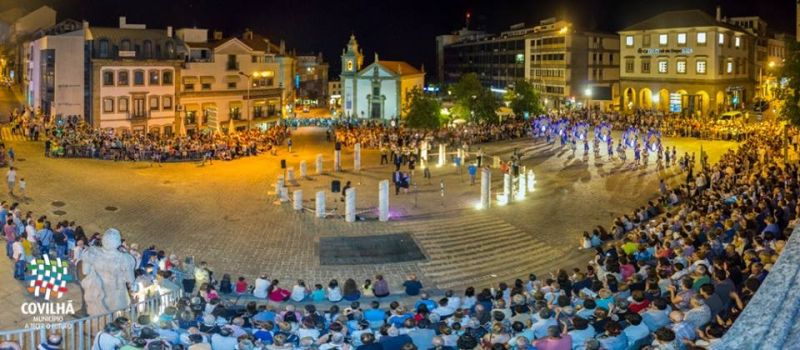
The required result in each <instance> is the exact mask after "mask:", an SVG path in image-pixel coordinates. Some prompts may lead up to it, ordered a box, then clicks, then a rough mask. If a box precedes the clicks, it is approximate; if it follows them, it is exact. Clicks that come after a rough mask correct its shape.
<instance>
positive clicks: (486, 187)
mask: <svg viewBox="0 0 800 350" xmlns="http://www.w3.org/2000/svg"><path fill="white" fill-rule="evenodd" d="M491 189H492V171H491V170H490V169H488V168H481V209H487V208H489V207H490V206H491V202H492V201H491V198H492V197H491V196H492V194H491Z"/></svg>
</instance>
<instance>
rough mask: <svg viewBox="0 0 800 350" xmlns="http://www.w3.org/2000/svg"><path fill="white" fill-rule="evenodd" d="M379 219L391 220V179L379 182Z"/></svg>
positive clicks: (383, 220)
mask: <svg viewBox="0 0 800 350" xmlns="http://www.w3.org/2000/svg"><path fill="white" fill-rule="evenodd" d="M378 220H380V221H382V222H386V221H389V180H383V181H381V182H380V183H379V184H378Z"/></svg>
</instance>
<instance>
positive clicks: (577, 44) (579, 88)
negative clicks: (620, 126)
mask: <svg viewBox="0 0 800 350" xmlns="http://www.w3.org/2000/svg"><path fill="white" fill-rule="evenodd" d="M525 57H526V61H525V71H526V72H527V75H526V77H525V78H526V79H528V80H529V81H530V82H531V83H532V84H533V85H534V87H535V88H536V89H537V90H538V91H539V92H540V94H541V96H542V97H543V102H544V104H545V107H546V108H556V109H558V108H564V107H570V106H576V105H587V104H590V105H592V106H596V107H599V108H602V109H610V108H616V107H617V106H616V105H615V103H614V101H617V100H618V96H619V37H618V36H616V35H612V34H606V33H598V32H586V31H580V30H577V29H575V28H574V27H573V25H572V24H571V23H569V22H566V21H556V20H555V19H553V18H551V19H546V20H543V21H541V22H540V24H539V25H538V26H535V27H533V31H532V32H531V33H530V34H528V38H526V43H525Z"/></svg>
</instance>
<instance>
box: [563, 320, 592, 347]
mask: <svg viewBox="0 0 800 350" xmlns="http://www.w3.org/2000/svg"><path fill="white" fill-rule="evenodd" d="M572 326H573V327H574V329H573V330H571V331H569V335H570V337H572V349H573V350H577V349H583V348H584V344H585V343H586V340H587V339H593V338H594V336H595V335H596V333H595V331H594V327H590V326H589V321H588V320H587V319H585V318H583V317H579V316H575V317H573V318H572Z"/></svg>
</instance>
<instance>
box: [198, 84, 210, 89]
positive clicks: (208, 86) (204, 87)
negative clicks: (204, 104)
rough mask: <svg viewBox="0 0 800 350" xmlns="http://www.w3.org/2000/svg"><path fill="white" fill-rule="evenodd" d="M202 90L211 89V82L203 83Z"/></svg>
mask: <svg viewBox="0 0 800 350" xmlns="http://www.w3.org/2000/svg"><path fill="white" fill-rule="evenodd" d="M200 90H211V83H201V84H200Z"/></svg>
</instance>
